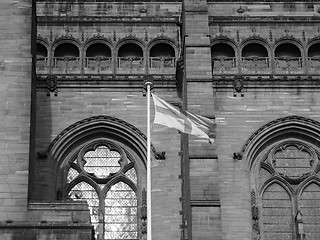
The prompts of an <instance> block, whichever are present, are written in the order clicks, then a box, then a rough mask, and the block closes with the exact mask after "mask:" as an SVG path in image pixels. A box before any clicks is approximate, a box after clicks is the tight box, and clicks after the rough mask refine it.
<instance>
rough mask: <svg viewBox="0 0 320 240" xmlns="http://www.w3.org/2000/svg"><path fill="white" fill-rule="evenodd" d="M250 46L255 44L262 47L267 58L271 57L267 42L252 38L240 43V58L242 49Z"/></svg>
mask: <svg viewBox="0 0 320 240" xmlns="http://www.w3.org/2000/svg"><path fill="white" fill-rule="evenodd" d="M251 44H257V45H259V46H262V47H263V48H264V49H265V50H266V51H267V55H268V57H271V48H270V45H269V44H268V42H267V41H266V40H265V39H263V38H260V37H254V38H247V39H245V40H244V41H243V42H242V43H241V46H240V53H241V56H242V52H243V49H244V48H246V47H247V46H248V45H251Z"/></svg>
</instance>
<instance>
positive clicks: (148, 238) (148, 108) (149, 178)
mask: <svg viewBox="0 0 320 240" xmlns="http://www.w3.org/2000/svg"><path fill="white" fill-rule="evenodd" d="M145 85H146V87H147V240H152V232H151V231H152V230H151V229H152V227H151V151H150V150H151V133H150V95H151V94H150V89H151V86H152V82H149V81H147V82H146V83H145Z"/></svg>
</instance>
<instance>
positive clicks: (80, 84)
mask: <svg viewBox="0 0 320 240" xmlns="http://www.w3.org/2000/svg"><path fill="white" fill-rule="evenodd" d="M50 76H54V77H55V79H56V82H57V84H56V85H57V86H56V88H57V90H58V91H59V89H62V88H69V89H78V88H98V89H103V88H109V89H115V88H117V89H122V90H124V89H127V90H128V91H132V90H133V89H137V90H138V91H142V90H143V82H144V80H145V75H133V74H132V75H105V74H103V75H102V74H101V75H89V74H87V75H81V74H60V75H59V74H54V75H49V74H38V75H37V89H39V90H40V89H43V90H46V89H48V83H47V79H48V77H50ZM149 76H150V77H152V79H153V84H154V87H155V88H176V78H175V75H149Z"/></svg>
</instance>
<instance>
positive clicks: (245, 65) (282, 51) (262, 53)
mask: <svg viewBox="0 0 320 240" xmlns="http://www.w3.org/2000/svg"><path fill="white" fill-rule="evenodd" d="M211 57H212V70H213V74H239V73H243V74H316V73H318V71H319V70H320V42H318V41H314V42H311V43H309V44H308V46H306V47H304V46H303V45H302V44H300V43H299V42H298V41H294V40H289V39H284V40H282V41H279V42H277V43H276V44H274V45H273V46H270V45H269V44H268V43H267V42H265V41H263V40H248V41H245V42H244V43H243V44H242V45H241V46H238V45H237V44H235V43H233V41H231V40H226V39H224V40H215V41H213V42H212V44H211Z"/></svg>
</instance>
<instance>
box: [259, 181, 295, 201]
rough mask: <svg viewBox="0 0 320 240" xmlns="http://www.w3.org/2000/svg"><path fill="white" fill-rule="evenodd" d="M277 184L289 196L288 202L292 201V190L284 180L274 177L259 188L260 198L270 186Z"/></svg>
mask: <svg viewBox="0 0 320 240" xmlns="http://www.w3.org/2000/svg"><path fill="white" fill-rule="evenodd" d="M275 183H276V184H279V185H280V186H282V187H283V188H284V189H285V190H286V192H287V193H288V195H289V196H290V200H291V201H292V196H293V192H294V189H293V188H292V187H291V186H290V185H289V183H287V182H286V181H285V180H283V179H282V178H281V177H279V176H277V175H275V176H273V177H271V178H270V179H268V180H267V181H266V182H265V183H264V184H263V185H262V186H261V188H260V191H259V193H260V197H261V198H262V195H263V194H264V192H265V190H266V189H267V188H268V187H269V186H271V185H272V184H275Z"/></svg>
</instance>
